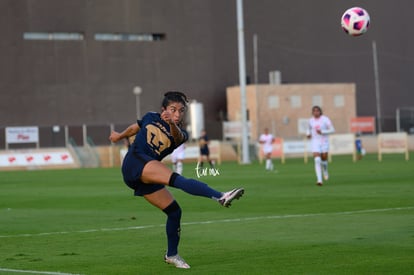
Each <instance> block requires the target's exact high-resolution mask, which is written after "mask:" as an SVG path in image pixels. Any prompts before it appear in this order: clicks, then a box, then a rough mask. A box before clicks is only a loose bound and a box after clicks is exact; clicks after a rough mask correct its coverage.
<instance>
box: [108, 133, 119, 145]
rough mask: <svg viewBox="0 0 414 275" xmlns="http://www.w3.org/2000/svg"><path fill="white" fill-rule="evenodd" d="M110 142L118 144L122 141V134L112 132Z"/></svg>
mask: <svg viewBox="0 0 414 275" xmlns="http://www.w3.org/2000/svg"><path fill="white" fill-rule="evenodd" d="M109 140H110V141H112V142H113V143H115V142H118V141H120V140H121V134H120V133H118V132H115V131H112V132H111V134H110V135H109Z"/></svg>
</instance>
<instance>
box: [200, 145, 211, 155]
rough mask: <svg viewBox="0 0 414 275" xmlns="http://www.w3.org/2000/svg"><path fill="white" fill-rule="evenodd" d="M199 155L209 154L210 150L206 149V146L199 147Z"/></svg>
mask: <svg viewBox="0 0 414 275" xmlns="http://www.w3.org/2000/svg"><path fill="white" fill-rule="evenodd" d="M200 155H202V156H209V155H210V150H209V149H208V147H204V148H201V149H200Z"/></svg>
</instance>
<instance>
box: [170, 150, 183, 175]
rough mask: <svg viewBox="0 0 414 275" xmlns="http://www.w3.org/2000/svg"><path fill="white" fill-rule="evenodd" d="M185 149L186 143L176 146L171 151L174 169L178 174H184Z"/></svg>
mask: <svg viewBox="0 0 414 275" xmlns="http://www.w3.org/2000/svg"><path fill="white" fill-rule="evenodd" d="M184 151H185V145H184V143H183V144H181V145H180V146H178V147H177V148H175V150H174V151H173V152H172V153H171V161H172V163H173V170H174V172H176V173H177V174H180V175H182V174H183V168H184V165H183V160H184Z"/></svg>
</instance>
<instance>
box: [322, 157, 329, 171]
mask: <svg viewBox="0 0 414 275" xmlns="http://www.w3.org/2000/svg"><path fill="white" fill-rule="evenodd" d="M321 165H322V169H323V171H325V172H328V161H327V160H322V161H321Z"/></svg>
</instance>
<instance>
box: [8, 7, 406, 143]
mask: <svg viewBox="0 0 414 275" xmlns="http://www.w3.org/2000/svg"><path fill="white" fill-rule="evenodd" d="M361 5H362V3H361ZM363 6H364V8H366V9H367V10H368V11H369V12H370V15H371V19H372V22H371V28H370V30H369V31H368V32H367V33H366V34H365V35H363V36H361V37H358V38H353V37H349V36H347V35H346V34H345V33H343V31H342V30H341V28H340V24H339V21H340V20H339V19H340V16H341V15H342V13H343V11H344V10H346V9H347V8H349V4H348V3H347V2H341V1H324V0H315V1H302V0H292V1H283V0H245V1H244V25H245V29H244V31H245V45H246V65H247V67H246V70H247V76H248V82H250V83H256V82H257V83H268V82H269V71H273V70H279V71H280V72H281V75H282V82H283V83H285V84H286V83H290V84H292V83H356V90H357V94H356V112H357V115H359V116H377V114H378V110H379V112H380V113H379V114H380V117H381V121H380V123H382V125H383V127H382V128H383V130H384V131H392V130H395V110H396V108H399V107H409V106H412V105H414V103H413V102H414V93H413V90H414V82H413V81H412V75H413V73H414V53H413V51H412V50H411V49H412V48H414V37H413V36H411V35H407V33H409V32H410V30H411V21H410V20H409V18H410V16H411V14H410V12H411V10H412V9H413V8H414V2H413V1H410V0H398V1H393V2H390V1H387V0H366V1H364V2H363ZM391 6H392V7H391ZM0 18H1V24H0V31H1V33H2V39H1V40H0V60H1V62H0V117H1V125H0V144H4V140H3V139H4V134H3V133H4V127H7V126H26V125H39V126H41V127H51V128H52V126H61V127H64V126H66V125H69V126H70V125H75V126H81V125H83V124H87V125H93V126H96V127H97V126H100V125H106V126H107V125H110V124H114V125H115V128H116V129H118V128H121V125H127V124H129V123H131V122H133V121H135V119H136V117H137V113H138V112H139V113H141V114H142V113H145V112H146V111H157V110H159V107H160V101H161V98H162V95H163V94H164V93H165V92H166V91H168V90H181V91H184V92H186V93H187V94H188V95H189V96H190V98H192V99H195V100H197V101H199V102H202V103H203V104H204V110H205V111H204V112H205V127H206V129H207V130H208V132H209V133H210V135H211V137H212V138H220V137H221V133H222V130H221V125H222V121H223V120H226V119H228V115H227V110H226V108H227V107H226V106H227V102H226V87H231V86H235V85H238V83H239V79H238V77H239V76H238V75H239V74H238V52H237V24H236V22H237V21H236V1H212V0H169V1H164V0H152V1H146V0H71V1H66V0H19V1H16V0H0ZM390 22H392V24H390ZM396 30H398V31H396ZM255 34H256V37H257V51H253V37H254V35H255ZM373 41H375V42H376V45H377V57H378V67H377V69H378V73H379V74H378V75H379V79H378V83H379V88H380V90H379V95H380V98H378V96H377V91H378V90H377V87H376V86H375V75H374V66H373V65H374V63H373V48H372V45H373ZM255 61H257V62H255ZM255 64H257V66H255ZM137 86H139V87H141V89H142V93H141V94H140V95H135V94H134V93H133V90H134V87H137ZM307 104H308V103H307ZM407 105H408V106H407ZM378 107H380V108H379V109H378ZM305 111H306V112H308V110H307V109H306V108H305ZM47 131H49V130H47ZM100 135H103V134H101V133H100ZM102 140H105V142H108V141H107V139H106V137H105V139H102ZM102 142H103V141H102Z"/></svg>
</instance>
